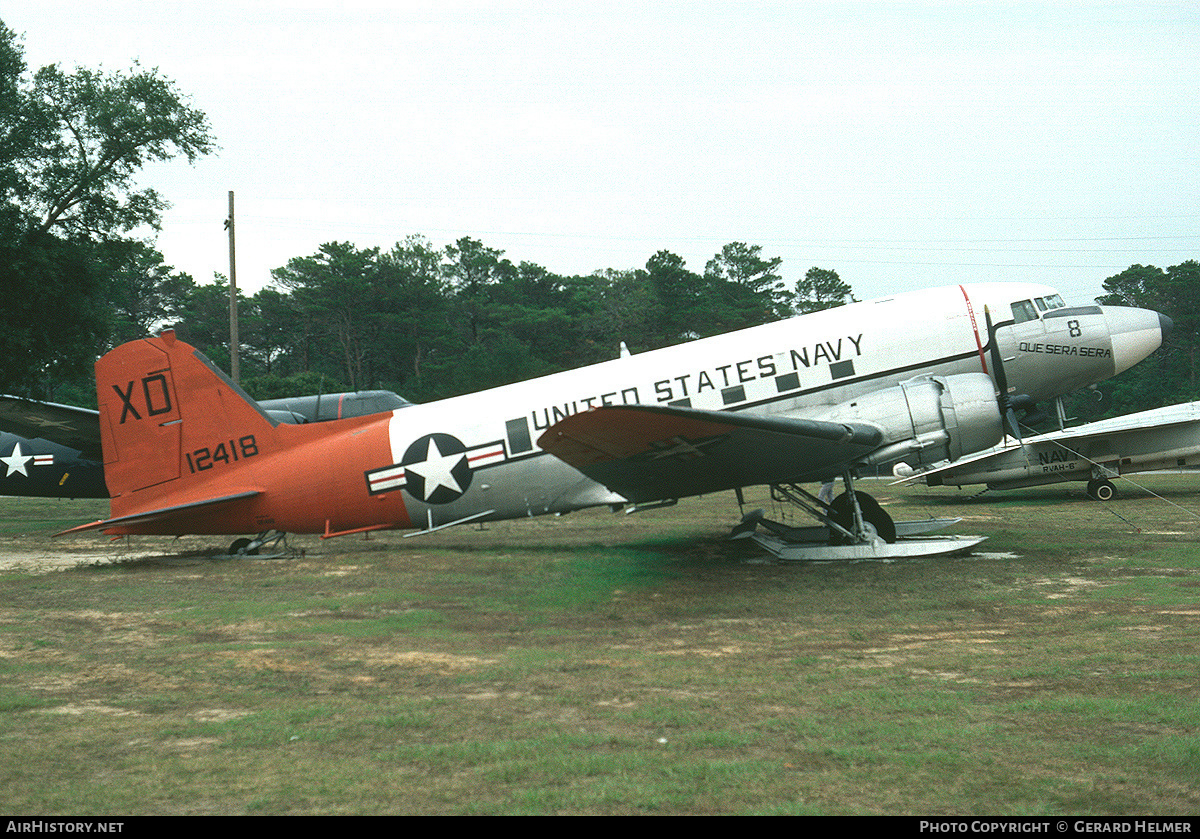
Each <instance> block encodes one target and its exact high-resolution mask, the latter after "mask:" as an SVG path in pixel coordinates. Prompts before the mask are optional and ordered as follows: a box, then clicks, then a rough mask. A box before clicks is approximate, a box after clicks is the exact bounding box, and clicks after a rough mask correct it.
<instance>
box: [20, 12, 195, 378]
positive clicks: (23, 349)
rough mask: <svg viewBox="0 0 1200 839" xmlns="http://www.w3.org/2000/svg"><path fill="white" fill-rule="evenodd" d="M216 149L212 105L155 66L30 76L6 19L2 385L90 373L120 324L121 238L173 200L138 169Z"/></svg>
mask: <svg viewBox="0 0 1200 839" xmlns="http://www.w3.org/2000/svg"><path fill="white" fill-rule="evenodd" d="M212 149H213V141H212V138H211V137H210V135H209V128H208V123H207V120H206V119H205V117H204V115H203V114H202V113H200V112H199V111H197V110H195V109H193V108H191V107H190V106H189V105H187V104H186V103H185V102H184V101H183V98H182V97H181V96H180V94H179V93H178V91H177V90H176V89H175V87H174V85H173V84H172V83H171V82H170V81H168V80H167V79H165V78H163V77H162V76H160V75H159V74H158V72H157V71H144V70H141V69H140V68H137V67H136V66H135V68H134V70H132V71H130V72H128V73H113V74H104V73H99V72H95V71H92V70H87V69H80V70H76V71H74V72H71V73H66V72H64V71H62V70H61V69H59V67H57V66H55V65H52V66H49V67H44V68H42V69H41V70H38V71H37V72H36V73H35V74H33V77H32V79H30V78H28V77H27V75H26V66H25V62H24V55H23V52H22V49H21V46H20V44H19V42H18V39H17V36H16V35H15V34H14V33H13V32H12V31H11V30H10V29H9V28H8V27H7V26H5V25H4V24H3V23H0V286H2V287H3V288H4V291H5V294H4V296H3V297H0V319H3V321H4V323H5V324H6V326H7V328H6V329H5V330H4V332H2V333H0V390H8V391H19V392H24V393H29V394H30V395H37V394H38V393H41V394H43V395H49V394H48V393H47V390H48V389H50V388H53V387H55V383H56V382H62V381H65V380H67V379H70V378H74V377H80V376H83V375H90V372H91V371H90V362H91V360H92V359H93V358H94V357H95V355H96V353H97V352H99V351H101V350H102V349H103V347H104V345H105V344H106V341H107V339H108V336H109V332H110V331H111V329H112V327H113V326H114V322H113V320H112V318H111V316H110V315H109V306H108V305H107V304H108V300H107V299H106V297H107V296H108V294H109V293H110V292H113V291H114V290H115V289H117V288H119V287H120V285H121V279H120V278H118V277H115V276H114V274H113V272H114V271H121V270H124V269H125V268H128V267H129V263H128V262H127V261H126V260H124V259H123V258H121V256H120V253H119V251H120V250H121V248H120V247H119V246H115V245H118V244H119V243H120V242H121V241H122V240H124V239H125V238H126V236H127V234H129V233H130V231H132V230H134V229H135V228H138V227H140V226H142V225H147V226H150V227H154V228H156V227H157V226H158V224H159V221H160V217H161V213H162V210H163V208H164V206H165V203H164V202H163V200H162V198H161V196H159V195H158V194H157V193H156V192H155V191H154V190H152V189H141V190H139V189H136V188H135V185H134V178H135V176H136V175H137V173H138V172H139V171H140V170H141V168H142V167H143V166H144V165H145V164H146V163H148V162H150V161H158V160H167V159H170V158H172V157H175V156H178V155H183V156H185V157H187V158H188V159H189V160H194V159H195V158H196V157H197V156H199V155H202V154H207V153H209V152H210V151H212ZM130 248H133V246H132V245H131V246H130ZM127 314H128V313H127Z"/></svg>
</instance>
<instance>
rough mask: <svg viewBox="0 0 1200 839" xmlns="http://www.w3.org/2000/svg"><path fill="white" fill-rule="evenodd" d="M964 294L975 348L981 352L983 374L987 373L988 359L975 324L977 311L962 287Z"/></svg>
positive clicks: (977, 326)
mask: <svg viewBox="0 0 1200 839" xmlns="http://www.w3.org/2000/svg"><path fill="white" fill-rule="evenodd" d="M958 290H959V291H961V292H962V296H963V300H966V301H967V315H968V316H970V318H971V329H972V330H973V331H974V332H975V347H976V349H977V350H978V351H979V363H980V364H982V365H983V372H985V373H986V372H987V371H988V369H987V358H986V357H985V356H984V354H983V342H982V341H980V340H979V324H978V323H976V322H975V310H974V309H973V308H972V307H971V298H970V297H968V296H967V290H966V289H965V288H963V287H962V286H959V287H958Z"/></svg>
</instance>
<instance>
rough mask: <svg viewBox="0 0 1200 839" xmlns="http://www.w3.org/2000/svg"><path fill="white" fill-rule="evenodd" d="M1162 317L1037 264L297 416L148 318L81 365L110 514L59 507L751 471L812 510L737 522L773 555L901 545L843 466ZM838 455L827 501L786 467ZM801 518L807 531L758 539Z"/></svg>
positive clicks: (878, 458) (297, 512)
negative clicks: (260, 399) (495, 383)
mask: <svg viewBox="0 0 1200 839" xmlns="http://www.w3.org/2000/svg"><path fill="white" fill-rule="evenodd" d="M1170 328H1171V323H1170V321H1169V320H1168V319H1167V318H1165V317H1162V316H1161V315H1159V314H1158V313H1156V312H1152V311H1147V310H1144V309H1133V308H1122V307H1111V306H1103V307H1102V306H1094V305H1089V306H1079V307H1068V306H1066V305H1065V304H1064V303H1063V300H1062V298H1061V297H1060V296H1059V295H1058V294H1057V293H1056V292H1055V291H1054V289H1052V288H1049V287H1047V286H1043V285H1033V284H1024V283H1014V284H1000V283H997V284H970V285H961V286H950V287H947V288H938V289H931V290H925V291H914V292H908V293H904V294H897V295H895V296H894V297H888V298H883V299H878V300H872V301H868V302H864V303H855V304H852V305H848V306H843V307H840V308H836V309H830V310H827V311H823V312H817V313H814V314H810V315H804V316H801V317H796V318H792V319H790V320H786V321H780V322H778V323H771V324H766V325H764V326H758V327H754V328H751V329H745V330H741V331H738V332H732V333H729V334H726V335H718V336H715V337H712V338H707V339H703V340H698V341H693V342H691V343H687V344H681V345H678V346H674V347H668V348H665V349H661V350H654V351H651V352H645V353H641V354H636V355H630V356H623V357H621V358H617V359H614V360H612V361H608V362H604V363H602V364H597V365H593V366H591V367H585V368H581V369H578V370H572V371H567V372H563V373H557V374H554V375H551V376H546V377H543V378H539V379H533V380H530V381H525V382H520V383H517V384H512V385H507V386H504V387H499V388H494V389H492V390H487V391H483V392H480V393H474V394H469V395H465V396H459V397H455V398H452V399H446V400H442V401H440V402H434V403H430V404H425V405H413V406H409V407H403V408H399V409H397V410H394V411H391V412H388V413H384V414H377V415H374V416H370V417H359V418H353V419H345V420H335V421H332V422H327V423H321V424H314V425H286V424H279V423H278V422H276V421H274V420H272V418H270V417H269V416H266V415H264V414H263V413H262V412H261V411H260V410H259V409H258V408H257V406H256V405H255V404H254V403H253V402H252V401H251V400H249V399H248V398H247V397H246V396H245V394H244V393H242V392H241V390H240V389H239V388H237V387H236V385H234V384H233V383H232V382H230V381H229V380H228V379H226V378H225V376H224V375H223V374H221V373H220V372H219V371H218V370H216V368H215V367H213V366H212V364H211V363H210V362H208V360H207V359H205V358H204V357H203V356H202V355H200V354H199V353H198V352H196V351H195V350H194V349H193V348H192V347H190V346H188V345H187V344H185V343H183V342H182V341H179V340H177V339H176V338H175V336H174V334H173V333H172V332H166V333H164V334H163V335H162V336H161V337H157V338H149V339H144V340H139V341H133V342H130V343H128V344H124V345H122V346H120V347H118V348H116V349H114V350H112V351H111V352H110V353H108V354H107V355H106V356H104V357H103V358H101V359H100V361H98V362H97V364H96V381H97V391H98V396H99V403H100V412H101V415H102V417H101V418H102V422H101V426H102V434H103V448H104V459H105V477H106V480H107V482H108V487H109V490H110V494H111V496H112V500H111V504H112V509H111V518H109V519H106V520H104V521H99V522H94V523H92V524H89V525H83V526H81V527H79V528H74V529H73V530H85V529H102V530H104V531H105V532H106V533H110V534H131V533H155V534H183V533H213V534H237V533H257V534H259V535H258V536H257V537H255V538H254V539H253V540H252V541H250V542H249V543H248V544H247V542H246V540H239V542H238V543H235V546H237V547H238V548H240V549H242V550H246V549H249V550H253V549H255V548H256V547H257V546H258V545H260V544H262V543H263V541H264V540H266V539H268V538H271V537H275V538H277V536H275V534H278V533H280V532H288V531H291V532H300V533H320V534H322V535H323V536H326V537H329V536H338V535H343V534H347V533H359V532H364V531H369V530H379V529H390V528H416V529H418V530H419V531H420V532H429V531H433V530H437V529H440V528H443V527H448V526H451V525H455V524H461V523H465V522H474V521H488V520H497V519H510V518H517V517H525V516H534V515H541V514H546V513H566V512H569V511H572V510H577V509H581V508H584V507H592V506H599V505H612V506H613V507H614V508H615V507H619V506H627V505H642V506H651V505H655V504H661V503H671V502H672V501H674V500H676V499H679V498H683V497H686V496H692V495H699V494H704V493H710V492H715V491H718V490H728V489H733V490H737V491H738V497H739V500H740V498H741V494H740V489H741V488H742V487H745V486H755V485H770V486H771V487H772V489H773V491H774V492H776V493H777V494H778V495H779V497H786V498H789V499H792V500H795V501H796V502H797V503H799V504H800V506H801V507H803V508H804V509H805V510H806V511H808V512H809V513H811V514H812V515H813V516H815V518H816V519H817V520H818V522H819V527H817V528H803V529H792V528H785V527H783V526H782V525H779V524H778V523H774V522H768V521H766V520H765V519H763V518H762V517H761V516H760V515H756V514H751V515H750V516H747V517H745V518H744V520H743V524H742V525H740V526H739V528H737V529H736V530H740V531H741V533H742V534H743V535H750V534H751V532H752V531H755V528H756V527H757V525H758V524H760V523H761V524H763V525H764V526H765V527H766V528H767V529H768V530H769V531H770V532H771V534H773V535H770V536H769V537H768V534H762V533H757V532H754V533H753V535H754V536H755V538H756V539H759V541H760V542H761V543H763V544H764V545H766V546H767V547H768V548H770V549H772V550H775V552H776V553H778V554H780V555H789V556H794V555H799V556H812V555H838V556H840V555H842V554H837V553H836V551H835V553H834V554H829V551H830V550H835V549H834V548H829V547H828V546H829V545H831V544H832V545H835V546H840V547H841V548H844V549H849V552H848V553H845V555H846V556H877V557H879V556H895V555H911V554H910V553H906V552H905V550H904V549H902V547H901V546H902V545H903V544H904V542H905V537H907V536H909V535H911V534H913V533H916V532H918V530H919V528H914V527H911V526H905V523H900V526H899V527H898V526H897V524H896V523H894V522H892V520H891V519H890V517H888V515H887V514H886V513H885V512H884V511H883V510H882V509H881V508H880V507H879V505H878V504H877V503H875V502H874V501H873V500H872V499H871V497H870V496H869V495H867V494H866V493H862V492H854V490H853V482H854V478H855V475H856V470H859V469H860V468H863V467H867V466H875V465H885V464H897V463H900V462H903V463H906V464H908V466H909V467H911V468H920V467H921V466H925V465H932V464H934V463H941V462H945V461H947V460H951V461H952V460H955V459H957V458H959V457H962V456H963V455H967V454H970V453H972V452H975V451H979V450H982V449H986V448H988V447H990V446H993V445H995V444H996V443H997V442H999V441H1000V439H1001V438H1002V437H1003V436H1004V433H1005V431H1004V429H1005V426H1006V424H1007V426H1008V428H1009V429H1010V430H1011V432H1012V433H1013V434H1014V435H1017V434H1018V432H1017V422H1016V412H1017V411H1023V410H1030V409H1032V407H1033V404H1034V403H1035V402H1037V401H1040V400H1046V399H1053V398H1055V397H1057V396H1059V395H1061V394H1064V393H1068V392H1071V391H1073V390H1076V389H1078V388H1081V387H1085V386H1087V385H1089V384H1092V383H1095V382H1098V381H1101V380H1103V379H1106V378H1108V377H1110V376H1113V375H1115V374H1116V373H1119V372H1121V371H1122V370H1125V369H1127V368H1129V367H1131V366H1133V365H1134V364H1136V363H1137V362H1139V361H1141V360H1142V359H1144V358H1145V357H1146V356H1148V355H1150V354H1151V353H1152V352H1153V351H1154V350H1155V349H1156V348H1158V346H1159V345H1160V344H1161V343H1162V341H1163V338H1164V336H1165V335H1166V334H1167V333H1168V331H1169V330H1170ZM835 477H840V478H841V479H842V480H843V481H844V483H845V487H846V490H847V491H846V493H844V494H843V495H841V496H840V497H839V498H837V499H835V500H834V501H833V503H832V504H825V503H823V502H822V501H820V500H818V499H817V498H816V497H814V496H813V495H811V494H810V493H808V492H807V491H806V490H804V489H803V488H802V487H800V486H799V485H800V484H802V483H805V482H812V481H830V480H833V479H834V478H835ZM801 531H804V532H801ZM811 531H815V532H816V536H815V537H814V534H813V532H811ZM68 532H71V531H68ZM760 537H762V538H760ZM898 537H900V538H898ZM813 538H817V539H818V540H820V542H821V543H822V546H823V549H824V550H825V553H823V554H822V553H820V551H818V554H813V553H812V552H809V553H801V554H785V553H783V552H782V551H780V550H776V547H777V546H775V545H774V542H773V541H772V540H775V541H781V542H782V543H790V542H795V541H797V540H801V541H803V540H811V539H813ZM943 538H951V539H953V537H943ZM972 544H974V543H972ZM954 547H956V548H961V547H962V546H961V545H956V546H954ZM844 552H845V551H844ZM923 552H930V551H923Z"/></svg>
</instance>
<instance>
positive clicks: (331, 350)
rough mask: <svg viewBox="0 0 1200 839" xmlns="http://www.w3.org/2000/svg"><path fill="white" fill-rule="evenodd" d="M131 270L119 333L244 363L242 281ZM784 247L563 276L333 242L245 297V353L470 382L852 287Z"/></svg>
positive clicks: (268, 360) (365, 383) (758, 317)
mask: <svg viewBox="0 0 1200 839" xmlns="http://www.w3.org/2000/svg"><path fill="white" fill-rule="evenodd" d="M140 257H141V259H140V260H134V261H130V262H128V263H126V264H125V265H124V266H123V270H122V271H121V272H119V277H120V284H119V289H120V291H121V296H120V298H119V299H117V300H114V302H113V305H114V312H115V320H114V327H115V329H114V333H113V340H114V341H117V342H119V341H121V340H128V339H131V338H134V337H138V336H141V335H145V334H147V333H148V332H149V331H151V330H152V329H153V328H155V327H156V325H161V324H174V325H175V327H176V331H177V333H178V334H179V336H180V337H181V338H183V339H184V340H186V341H188V342H189V343H191V344H193V345H194V346H196V347H197V348H199V349H200V350H201V351H202V352H204V353H205V354H206V355H208V356H209V357H210V358H212V359H213V361H214V362H216V363H217V364H219V365H223V366H226V367H228V361H229V352H230V351H229V346H228V337H229V317H228V292H227V286H226V284H225V283H224V282H218V283H214V284H212V285H197V284H196V283H195V282H193V281H192V280H191V278H190V277H188V276H187V275H184V274H178V273H172V272H170V271H169V270H164V268H163V266H162V264H161V259H160V258H158V255H157V254H155V253H153V252H150V251H144V252H141V253H140ZM780 262H781V260H780V259H779V258H778V257H776V258H764V257H763V256H762V248H761V247H760V246H758V245H748V244H746V243H743V242H731V243H730V244H728V245H726V246H725V247H723V248H722V249H721V250H720V252H718V253H717V254H715V255H714V256H713V258H712V259H710V260H709V261H708V263H707V264H706V266H705V269H704V271H703V272H702V273H697V272H693V271H691V270H689V269H688V267H687V266H686V264H685V262H684V260H683V259H682V258H681V257H679V256H678V255H676V254H673V253H671V252H669V251H665V250H664V251H659V252H658V253H656V254H654V255H653V256H651V257H650V258H649V260H647V262H646V265H645V267H644V268H637V269H623V270H618V269H606V270H601V271H595V272H593V273H591V274H588V275H583V276H578V275H576V276H562V275H559V274H556V273H554V272H552V271H549V270H548V269H546V268H544V267H542V266H540V265H536V264H534V263H531V262H519V263H514V262H513V261H512V260H510V259H508V258H507V257H506V256H505V255H504V253H503V251H500V250H497V249H495V248H490V247H487V246H486V245H485V244H483V243H482V242H480V241H479V240H476V239H472V238H469V237H464V238H461V239H459V240H458V241H456V242H454V243H453V244H449V245H446V246H444V247H436V246H434V245H433V244H432V243H431V242H430V241H429V240H428V239H426V238H424V237H423V236H417V235H413V236H409V237H407V238H405V239H404V240H403V241H401V242H398V243H397V244H396V245H395V246H393V247H392V248H391V249H389V250H384V249H381V248H360V247H357V246H355V245H354V244H352V243H350V242H329V243H326V244H324V245H322V246H321V247H320V248H319V249H318V250H317V252H316V253H315V254H312V255H311V256H304V257H296V258H293V259H291V260H289V261H288V263H287V265H285V266H283V267H281V268H277V269H275V270H274V271H272V280H273V283H272V285H270V286H268V287H266V288H264V289H262V290H260V291H259V292H257V293H256V294H254V295H253V296H250V297H248V298H244V299H241V300H239V306H238V309H239V326H238V332H239V338H240V341H239V343H240V350H239V364H240V367H241V370H242V374H243V380H244V381H243V383H244V385H245V387H246V389H247V390H248V391H249V392H250V393H251V394H252V395H255V396H257V397H259V398H269V397H274V396H283V395H288V394H295V393H299V392H316V391H318V390H324V391H332V390H341V389H347V390H355V389H372V388H385V389H389V390H395V391H397V392H398V393H401V394H402V395H404V396H405V397H406V398H408V399H411V400H413V401H418V402H419V401H429V400H433V399H439V398H444V397H447V396H453V395H456V394H460V393H469V392H472V391H475V390H480V389H483V388H487V387H494V386H496V385H500V384H506V383H509V382H514V381H519V380H522V379H527V378H531V377H534V376H539V375H544V374H547V373H552V372H557V371H559V370H567V369H571V368H574V367H580V366H583V365H587V364H593V363H596V362H599V361H605V360H607V359H611V358H615V357H616V356H617V355H618V353H619V351H620V347H621V345H622V344H624V345H625V346H626V347H627V348H628V349H629V350H630V351H632V352H643V351H645V350H649V349H655V348H658V347H663V346H668V345H671V344H676V343H679V342H680V341H685V340H689V339H692V338H699V337H707V336H709V335H716V334H719V333H722V332H728V331H731V330H734V329H741V328H744V327H748V326H756V325H758V324H762V323H767V322H770V321H773V320H778V319H780V318H783V317H789V316H791V315H792V314H794V313H795V312H796V311H797V310H802V311H814V310H816V309H818V308H825V307H828V306H832V305H840V304H841V303H843V302H847V301H849V300H851V299H853V298H852V294H851V290H850V287H849V286H848V285H847V284H845V283H844V282H842V280H841V279H840V278H839V277H838V275H837V273H836V272H835V271H828V270H824V269H819V268H813V269H811V270H810V271H808V272H807V274H806V275H805V277H804V278H803V279H801V280H798V281H797V282H796V283H795V284H794V285H793V287H792V288H790V289H789V288H786V287H785V286H786V284H785V282H784V280H783V279H782V277H781V276H780V273H779V266H780Z"/></svg>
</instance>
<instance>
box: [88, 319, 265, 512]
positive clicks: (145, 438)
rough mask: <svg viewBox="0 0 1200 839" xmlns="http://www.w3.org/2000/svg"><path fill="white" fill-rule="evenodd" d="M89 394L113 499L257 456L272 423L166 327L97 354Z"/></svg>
mask: <svg viewBox="0 0 1200 839" xmlns="http://www.w3.org/2000/svg"><path fill="white" fill-rule="evenodd" d="M96 395H97V398H98V401H99V404H100V416H101V422H100V433H101V444H102V446H103V449H104V474H105V479H106V480H107V482H108V489H109V492H110V494H111V496H112V497H113V499H114V500H115V499H117V498H119V497H125V496H128V495H129V494H131V493H137V492H139V491H142V490H147V489H149V488H151V487H157V488H159V490H160V491H161V492H162V493H165V492H169V491H171V490H173V489H174V487H175V486H178V484H173V483H172V482H175V481H178V480H180V479H185V480H184V482H185V483H187V480H186V479H188V478H191V477H194V476H200V477H207V475H208V473H209V470H211V469H213V468H214V467H215V466H218V465H227V466H229V465H233V464H236V463H238V462H239V461H242V460H245V459H246V458H247V456H248V455H250V456H252V455H257V454H259V453H260V452H261V451H262V448H260V447H261V446H262V445H264V444H266V443H267V442H268V438H269V437H270V436H271V434H272V432H273V428H274V425H275V423H273V422H272V421H271V420H270V419H269V418H268V417H267V416H266V415H265V414H263V413H262V411H261V409H259V408H258V406H257V404H256V403H254V402H253V401H252V400H251V399H250V398H249V397H248V396H247V395H246V394H245V392H244V391H242V389H241V388H239V387H238V386H237V385H236V384H234V383H233V382H232V381H231V380H230V379H228V378H227V377H226V376H225V375H224V374H223V373H222V372H221V371H220V370H218V369H217V368H216V367H214V366H212V364H211V362H209V361H208V359H207V358H205V357H204V356H203V355H202V354H200V353H199V352H197V351H196V350H195V348H193V347H192V346H190V345H188V344H186V343H184V342H183V341H180V340H178V339H177V338H176V337H175V333H174V331H173V330H167V331H165V332H163V333H162V335H161V336H160V337H158V338H145V339H141V340H137V341H130V342H129V343H127V344H122V345H121V346H119V347H117V348H116V349H114V350H112V351H110V352H109V353H107V354H106V355H104V356H103V357H102V358H101V359H100V360H99V361H97V362H96ZM164 485H166V486H164ZM150 494H152V495H158V494H160V492H159V491H155V492H153V493H150ZM114 512H115V510H114Z"/></svg>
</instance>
